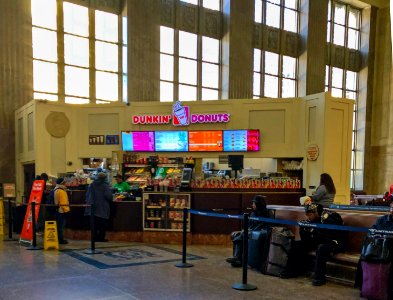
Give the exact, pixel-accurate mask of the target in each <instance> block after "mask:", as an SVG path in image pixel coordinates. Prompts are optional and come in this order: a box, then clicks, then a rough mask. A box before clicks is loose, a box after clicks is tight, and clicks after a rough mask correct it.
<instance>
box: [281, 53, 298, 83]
mask: <svg viewBox="0 0 393 300" xmlns="http://www.w3.org/2000/svg"><path fill="white" fill-rule="evenodd" d="M282 76H283V77H286V78H293V79H295V78H296V58H294V57H290V56H283V57H282Z"/></svg>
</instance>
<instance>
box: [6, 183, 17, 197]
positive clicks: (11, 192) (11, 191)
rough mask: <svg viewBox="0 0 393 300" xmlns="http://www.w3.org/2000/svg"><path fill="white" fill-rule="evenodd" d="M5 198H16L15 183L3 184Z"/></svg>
mask: <svg viewBox="0 0 393 300" xmlns="http://www.w3.org/2000/svg"><path fill="white" fill-rule="evenodd" d="M3 197H4V198H15V197H16V193H15V183H3Z"/></svg>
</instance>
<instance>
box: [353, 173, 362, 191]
mask: <svg viewBox="0 0 393 300" xmlns="http://www.w3.org/2000/svg"><path fill="white" fill-rule="evenodd" d="M353 173H354V174H353V177H354V179H353V181H354V182H353V189H354V190H357V191H361V190H363V170H360V171H354V172H353Z"/></svg>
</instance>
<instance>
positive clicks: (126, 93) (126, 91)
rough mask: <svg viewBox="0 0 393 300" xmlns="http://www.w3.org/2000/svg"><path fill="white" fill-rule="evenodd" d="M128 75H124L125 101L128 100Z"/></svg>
mask: <svg viewBox="0 0 393 300" xmlns="http://www.w3.org/2000/svg"><path fill="white" fill-rule="evenodd" d="M127 83H128V77H127V76H123V102H128V84H127Z"/></svg>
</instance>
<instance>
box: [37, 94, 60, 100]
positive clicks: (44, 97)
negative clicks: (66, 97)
mask: <svg viewBox="0 0 393 300" xmlns="http://www.w3.org/2000/svg"><path fill="white" fill-rule="evenodd" d="M33 97H34V99H35V100H48V101H58V100H59V96H58V95H54V94H43V93H34V96H33Z"/></svg>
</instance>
